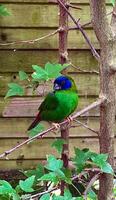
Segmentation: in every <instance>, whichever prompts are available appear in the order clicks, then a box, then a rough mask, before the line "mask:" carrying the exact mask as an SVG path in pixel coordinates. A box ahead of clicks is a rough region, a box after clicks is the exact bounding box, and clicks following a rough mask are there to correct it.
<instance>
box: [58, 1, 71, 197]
mask: <svg viewBox="0 0 116 200" xmlns="http://www.w3.org/2000/svg"><path fill="white" fill-rule="evenodd" d="M62 3H63V4H64V5H66V3H67V0H62ZM59 10H60V16H59V27H60V32H59V62H60V63H61V64H64V63H66V62H67V60H66V57H67V35H68V14H67V12H66V11H65V9H64V8H63V7H62V6H61V5H60V4H59ZM63 73H64V74H65V73H66V71H64V72H63ZM61 138H62V139H64V140H65V142H66V144H64V145H63V150H62V155H61V159H62V160H63V164H64V167H65V168H67V167H68V160H69V128H68V127H67V124H66V125H65V126H63V127H61ZM64 188H65V183H64V182H63V181H62V182H61V194H62V195H63V193H64Z"/></svg>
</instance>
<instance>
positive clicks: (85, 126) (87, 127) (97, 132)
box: [74, 119, 99, 135]
mask: <svg viewBox="0 0 116 200" xmlns="http://www.w3.org/2000/svg"><path fill="white" fill-rule="evenodd" d="M74 121H75V122H77V123H78V124H80V125H82V126H83V127H84V128H86V129H88V130H90V131H92V132H94V133H96V134H97V135H99V131H96V130H94V129H92V128H90V127H89V126H87V125H86V124H84V123H82V122H80V121H78V120H77V119H74Z"/></svg>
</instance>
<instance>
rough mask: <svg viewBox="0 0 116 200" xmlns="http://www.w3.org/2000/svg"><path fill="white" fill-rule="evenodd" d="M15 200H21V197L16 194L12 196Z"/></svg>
mask: <svg viewBox="0 0 116 200" xmlns="http://www.w3.org/2000/svg"><path fill="white" fill-rule="evenodd" d="M12 197H13V200H20V196H19V195H18V194H16V193H13V194H12Z"/></svg>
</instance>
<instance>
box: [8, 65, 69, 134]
mask: <svg viewBox="0 0 116 200" xmlns="http://www.w3.org/2000/svg"><path fill="white" fill-rule="evenodd" d="M68 65H69V64H64V65H61V64H59V63H56V64H52V63H50V62H48V63H46V64H45V67H44V69H43V68H42V67H40V66H38V65H32V68H33V70H34V72H33V73H32V74H31V76H29V75H28V74H27V73H26V72H24V71H19V80H20V82H22V84H23V85H25V87H24V86H22V85H21V84H18V83H9V84H8V87H9V90H8V92H7V94H6V96H5V99H6V98H8V97H10V96H16V95H19V96H23V95H24V94H25V89H26V88H27V87H31V88H32V89H33V91H34V90H35V88H36V87H37V86H38V85H39V83H40V82H45V81H49V80H51V79H53V78H56V77H58V76H59V75H61V73H60V72H61V71H62V70H63V69H65V68H66V67H67V66H68ZM24 81H26V83H25V82H24ZM24 83H25V84H24ZM32 135H33V134H32Z"/></svg>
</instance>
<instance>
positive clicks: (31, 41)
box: [0, 28, 60, 46]
mask: <svg viewBox="0 0 116 200" xmlns="http://www.w3.org/2000/svg"><path fill="white" fill-rule="evenodd" d="M59 31H60V28H58V29H57V30H55V31H53V32H51V33H49V34H47V35H44V36H42V37H40V38H36V39H33V40H32V39H31V40H19V41H14V42H7V43H0V46H9V45H14V44H16V45H19V44H22V43H28V44H34V43H35V42H39V41H40V40H43V39H46V38H48V37H51V36H53V35H55V34H56V33H58V32H59Z"/></svg>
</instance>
